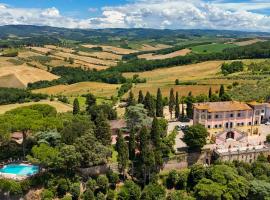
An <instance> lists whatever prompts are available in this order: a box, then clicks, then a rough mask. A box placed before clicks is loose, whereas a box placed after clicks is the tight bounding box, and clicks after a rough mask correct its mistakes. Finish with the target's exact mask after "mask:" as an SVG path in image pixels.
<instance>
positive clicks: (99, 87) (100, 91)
mask: <svg viewBox="0 0 270 200" xmlns="http://www.w3.org/2000/svg"><path fill="white" fill-rule="evenodd" d="M119 87H120V85H117V84H105V83H98V82H80V83H76V84H72V85H57V86H52V87H48V88H44V89H38V90H34V92H36V93H44V94H49V95H66V96H79V95H82V94H87V93H93V94H94V95H96V96H98V97H106V98H110V97H111V96H113V95H116V92H117V88H119Z"/></svg>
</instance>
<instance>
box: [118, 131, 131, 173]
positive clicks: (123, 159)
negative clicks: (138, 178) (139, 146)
mask: <svg viewBox="0 0 270 200" xmlns="http://www.w3.org/2000/svg"><path fill="white" fill-rule="evenodd" d="M116 151H117V152H118V155H117V162H118V169H119V171H120V172H121V173H122V174H125V170H126V168H127V166H128V157H129V155H128V146H127V144H126V142H125V139H124V137H123V135H122V133H121V131H119V132H118V134H117V139H116Z"/></svg>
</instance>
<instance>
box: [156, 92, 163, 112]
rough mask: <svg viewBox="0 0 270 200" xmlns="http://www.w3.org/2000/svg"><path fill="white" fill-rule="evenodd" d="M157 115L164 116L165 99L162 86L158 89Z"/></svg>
mask: <svg viewBox="0 0 270 200" xmlns="http://www.w3.org/2000/svg"><path fill="white" fill-rule="evenodd" d="M156 116H157V117H163V101H162V94H161V90H160V88H158V91H157V102H156Z"/></svg>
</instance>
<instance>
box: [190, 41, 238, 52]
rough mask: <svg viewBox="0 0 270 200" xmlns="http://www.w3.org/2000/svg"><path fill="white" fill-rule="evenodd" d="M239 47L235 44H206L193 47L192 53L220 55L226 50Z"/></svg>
mask: <svg viewBox="0 0 270 200" xmlns="http://www.w3.org/2000/svg"><path fill="white" fill-rule="evenodd" d="M232 47H237V45H235V44H220V43H214V44H206V45H199V46H195V47H192V48H191V49H192V51H193V52H194V53H218V52H222V51H223V50H224V49H227V48H232Z"/></svg>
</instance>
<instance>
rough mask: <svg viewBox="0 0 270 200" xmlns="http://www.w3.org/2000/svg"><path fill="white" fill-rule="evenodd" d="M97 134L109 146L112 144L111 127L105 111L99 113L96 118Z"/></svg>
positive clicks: (99, 139)
mask: <svg viewBox="0 0 270 200" xmlns="http://www.w3.org/2000/svg"><path fill="white" fill-rule="evenodd" d="M95 124H96V128H95V136H96V138H97V139H98V141H100V142H101V143H102V144H103V145H105V146H107V145H110V144H111V136H112V134H111V128H110V124H109V122H108V120H107V118H106V117H105V116H104V114H103V113H99V115H98V116H97V118H96V120H95Z"/></svg>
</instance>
